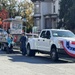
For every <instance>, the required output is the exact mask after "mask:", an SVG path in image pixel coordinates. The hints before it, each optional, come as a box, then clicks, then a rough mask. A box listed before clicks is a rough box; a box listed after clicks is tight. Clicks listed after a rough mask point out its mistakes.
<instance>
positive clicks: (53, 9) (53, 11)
mask: <svg viewBox="0 0 75 75" xmlns="http://www.w3.org/2000/svg"><path fill="white" fill-rule="evenodd" d="M53 13H55V5H54V6H53Z"/></svg>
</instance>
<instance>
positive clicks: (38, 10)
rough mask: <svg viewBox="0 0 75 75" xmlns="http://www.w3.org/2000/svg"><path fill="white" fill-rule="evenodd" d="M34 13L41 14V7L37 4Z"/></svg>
mask: <svg viewBox="0 0 75 75" xmlns="http://www.w3.org/2000/svg"><path fill="white" fill-rule="evenodd" d="M34 12H35V13H40V5H39V4H35V6H34Z"/></svg>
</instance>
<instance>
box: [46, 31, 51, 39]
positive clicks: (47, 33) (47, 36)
mask: <svg viewBox="0 0 75 75" xmlns="http://www.w3.org/2000/svg"><path fill="white" fill-rule="evenodd" d="M46 38H47V39H50V31H47V32H46Z"/></svg>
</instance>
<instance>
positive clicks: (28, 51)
mask: <svg viewBox="0 0 75 75" xmlns="http://www.w3.org/2000/svg"><path fill="white" fill-rule="evenodd" d="M27 56H35V51H34V50H31V49H30V45H28V46H27Z"/></svg>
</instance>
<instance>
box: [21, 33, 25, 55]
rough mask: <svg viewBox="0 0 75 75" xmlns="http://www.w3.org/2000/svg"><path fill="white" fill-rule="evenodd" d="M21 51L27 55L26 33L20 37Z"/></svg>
mask: <svg viewBox="0 0 75 75" xmlns="http://www.w3.org/2000/svg"><path fill="white" fill-rule="evenodd" d="M20 51H22V55H26V36H25V34H24V33H22V36H21V38H20Z"/></svg>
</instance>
